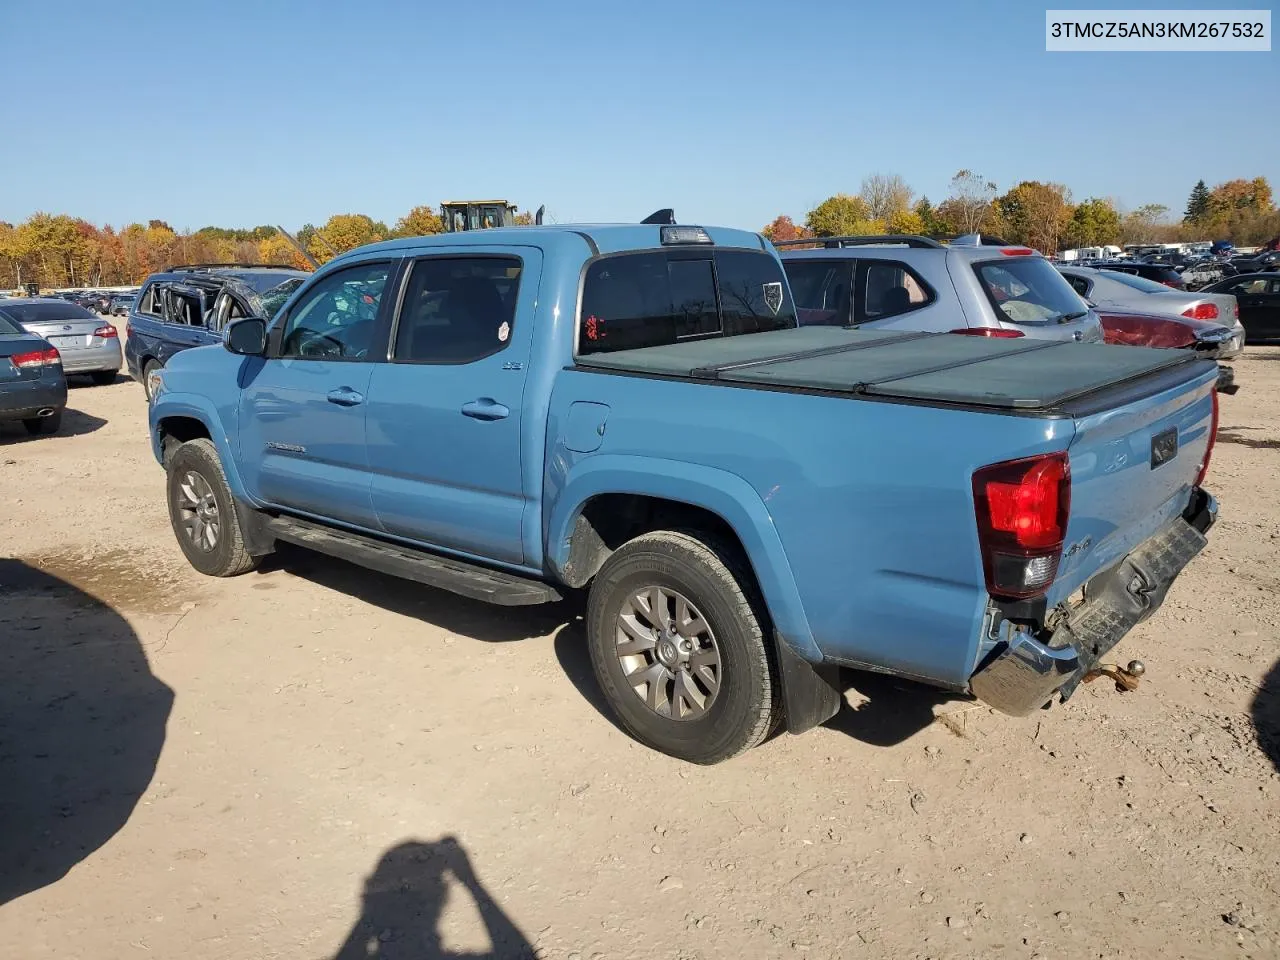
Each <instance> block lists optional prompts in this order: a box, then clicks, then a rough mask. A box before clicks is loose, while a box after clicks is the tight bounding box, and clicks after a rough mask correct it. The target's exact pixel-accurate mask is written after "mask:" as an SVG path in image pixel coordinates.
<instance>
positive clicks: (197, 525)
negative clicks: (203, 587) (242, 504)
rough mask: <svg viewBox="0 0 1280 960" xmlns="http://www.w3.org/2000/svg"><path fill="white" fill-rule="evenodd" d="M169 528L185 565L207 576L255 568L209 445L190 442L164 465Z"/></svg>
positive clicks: (219, 464)
mask: <svg viewBox="0 0 1280 960" xmlns="http://www.w3.org/2000/svg"><path fill="white" fill-rule="evenodd" d="M167 470H168V501H169V523H170V524H171V525H172V527H173V533H174V536H176V537H177V538H178V545H179V546H180V547H182V552H183V553H184V554H186V557H187V560H188V561H189V562H190V563H191V565H192V566H193V567H195V568H196V569H197V570H199V571H200V572H201V573H204V574H208V575H209V576H211V577H234V576H236V575H237V574H240V573H247V572H248V571H250V570H252V569H253V568H254V567H256V566H257V565H258V558H257V557H254V556H252V555H251V554H250V553H249V551H248V550H246V549H245V545H244V534H243V531H242V530H241V529H240V518H239V516H238V515H237V514H236V508H235V500H234V499H233V497H232V495H231V488H230V487H229V486H227V478H226V474H224V473H223V471H222V462H221V461H220V460H219V459H218V451H217V448H216V447H214V445H213V441H212V440H208V439H206V438H204V437H200V438H199V439H196V440H190V441H188V442H187V443H184V444H183V445H182V446H180V447H178V449H177V450H176V451H175V452H174V454H173V456H172V457H171V458H169V460H168V462H167Z"/></svg>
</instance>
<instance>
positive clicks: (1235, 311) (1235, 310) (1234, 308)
mask: <svg viewBox="0 0 1280 960" xmlns="http://www.w3.org/2000/svg"><path fill="white" fill-rule="evenodd" d="M1231 314H1232V316H1234V317H1235V318H1236V319H1237V320H1239V319H1240V302H1239V301H1238V300H1237V301H1236V302H1235V303H1233V304H1232V305H1231Z"/></svg>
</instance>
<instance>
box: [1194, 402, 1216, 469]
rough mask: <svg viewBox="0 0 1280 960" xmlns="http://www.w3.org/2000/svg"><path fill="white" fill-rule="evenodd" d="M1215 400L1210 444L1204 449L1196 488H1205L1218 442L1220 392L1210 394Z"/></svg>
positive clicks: (1211, 417) (1210, 425) (1210, 422)
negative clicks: (1210, 461) (1206, 477)
mask: <svg viewBox="0 0 1280 960" xmlns="http://www.w3.org/2000/svg"><path fill="white" fill-rule="evenodd" d="M1209 396H1210V397H1212V398H1213V413H1212V415H1211V416H1210V418H1209V443H1208V445H1207V446H1206V447H1205V448H1204V460H1202V461H1201V463H1200V472H1199V473H1197V474H1196V486H1197V487H1199V486H1203V484H1204V478H1205V476H1206V475H1207V474H1208V473H1209V458H1210V457H1211V456H1213V445H1214V444H1215V443H1217V442H1218V391H1217V390H1214V391H1213V392H1212V393H1210V394H1209Z"/></svg>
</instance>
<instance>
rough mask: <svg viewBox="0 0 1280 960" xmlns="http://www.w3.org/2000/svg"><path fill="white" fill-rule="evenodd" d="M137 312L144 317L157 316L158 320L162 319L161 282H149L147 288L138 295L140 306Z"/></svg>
mask: <svg viewBox="0 0 1280 960" xmlns="http://www.w3.org/2000/svg"><path fill="white" fill-rule="evenodd" d="M136 312H137V313H139V314H141V315H142V316H144V317H155V318H156V319H157V320H159V319H162V314H161V306H160V284H158V283H149V284H147V287H146V289H145V290H143V291H142V293H140V294H139V295H138V307H137V310H136Z"/></svg>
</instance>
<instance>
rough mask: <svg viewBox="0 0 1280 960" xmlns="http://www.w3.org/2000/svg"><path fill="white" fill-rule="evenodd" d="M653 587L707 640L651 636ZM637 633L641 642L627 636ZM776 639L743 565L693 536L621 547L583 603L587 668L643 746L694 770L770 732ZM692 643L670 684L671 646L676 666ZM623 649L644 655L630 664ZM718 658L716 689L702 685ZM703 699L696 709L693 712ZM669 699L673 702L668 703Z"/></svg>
mask: <svg viewBox="0 0 1280 960" xmlns="http://www.w3.org/2000/svg"><path fill="white" fill-rule="evenodd" d="M653 587H657V588H658V589H659V590H660V591H661V593H660V594H659V597H658V598H656V599H658V600H659V601H660V602H661V603H662V609H663V610H664V611H667V612H669V613H672V614H674V617H677V618H678V617H679V616H680V613H681V608H680V606H679V603H680V601H681V600H684V601H685V602H686V604H687V606H686V607H685V608H684V616H685V617H686V622H687V623H689V624H701V625H703V626H705V627H706V628H707V629H706V631H705V633H704V632H703V631H700V630H698V629H697V628H696V627H690V628H689V629H687V630H678V631H677V632H676V633H671V632H656V631H654V630H653V629H652V624H651V623H647V622H646V616H645V614H644V613H643V610H644V609H646V602H647V608H648V609H652V607H653V604H654V600H655V598H654V597H653V595H652V593H651V592H650V588H653ZM669 594H670V595H674V596H673V597H667V596H666V595H669ZM690 608H692V609H690ZM624 615H626V616H627V617H628V618H629V623H630V626H629V627H627V628H624V626H623V621H622V619H621V618H622V617H623V616H624ZM633 628H639V632H638V633H636V632H631V630H632V629H633ZM770 629H771V628H770V625H769V620H768V615H767V613H766V612H765V610H764V605H763V603H762V602H761V601H760V599H759V597H758V592H757V589H756V586H755V580H754V578H753V577H752V575H751V572H750V569H749V567H748V566H747V564H746V562H745V559H744V558H741V557H740V555H739V553H738V551H737V550H731V549H728V548H727V547H725V546H723V545H721V544H719V543H717V542H716V541H715V540H713V539H711V538H707V537H704V536H703V535H701V534H695V533H685V532H679V531H671V530H661V531H656V532H654V533H648V534H644V535H643V536H640V537H637V538H636V539H634V540H632V541H630V542H629V543H626V544H624V545H623V546H622V547H620V548H619V549H618V550H617V551H615V552H614V553H613V554H612V555H611V556H610V557H609V559H608V560H606V561H605V563H604V566H603V567H601V569H600V572H599V574H597V575H596V578H595V580H594V581H593V583H592V585H591V593H590V596H589V598H588V601H587V646H588V649H589V651H590V654H591V665H592V667H593V668H594V670H595V675H596V680H597V681H598V682H599V684H600V689H601V690H602V691H603V693H604V696H605V698H606V699H607V700H608V702H609V706H610V707H611V709H612V710H613V713H614V715H615V716H616V717H617V719H618V721H619V722H620V723H621V724H622V726H623V727H624V728H625V729H626V730H627V731H628V732H629V733H630V734H631V735H632V736H633V737H635V738H636V739H637V740H639V741H640V742H641V743H643V744H645V745H646V746H649V747H652V748H653V749H655V750H659V751H661V752H662V753H665V754H668V755H669V756H673V757H677V758H679V759H681V760H687V761H689V762H690V763H699V764H713V763H720V762H721V761H724V760H728V759H730V758H731V757H735V756H737V755H738V754H740V753H742V752H744V751H746V750H749V749H750V748H751V747H754V746H755V745H756V744H758V743H760V742H761V741H762V740H763V739H764V738H765V737H766V736H767V735H768V733H769V731H770V730H771V729H772V727H773V720H774V717H775V715H777V714H778V713H779V711H778V682H777V678H776V674H775V669H774V667H773V664H772V660H771V656H770V654H771V650H770V649H769V646H768V644H769V641H768V640H767V639H766V638H767V636H768V632H769V631H770ZM694 635H697V637H698V638H700V639H695V640H693V641H692V644H693V647H692V649H693V653H691V654H684V655H685V656H688V657H689V659H688V661H686V662H684V663H677V664H676V665H675V666H674V667H672V668H671V669H669V670H667V672H666V673H665V674H664V673H663V672H662V671H663V670H665V669H666V667H667V664H668V663H669V662H670V661H671V660H672V658H673V653H672V644H674V645H675V646H676V647H677V652H676V653H675V654H674V657H679V656H681V655H682V654H681V653H680V652H679V648H682V647H684V646H685V639H684V638H685V637H687V636H694ZM641 637H642V638H641ZM637 638H641V639H637ZM664 640H666V642H667V646H666V647H665V648H664V647H663V642H664ZM633 641H634V642H633ZM651 641H656V642H653V643H651ZM620 644H624V645H626V646H627V647H628V648H629V649H634V648H636V646H637V645H638V646H640V647H645V648H646V649H645V650H644V652H642V653H638V654H635V655H626V656H625V663H624V655H623V654H622V653H620V652H619V651H620ZM646 645H648V646H646ZM713 654H714V656H715V658H716V666H715V670H714V673H715V676H716V678H717V683H716V684H715V685H714V688H713V686H712V685H711V684H709V683H707V682H705V678H706V677H707V676H709V674H708V673H706V672H705V670H704V665H707V664H708V663H709V662H710V659H711V657H712V655H713ZM681 672H683V673H684V674H685V676H684V679H683V681H681V679H680V673H681ZM641 674H648V675H649V676H653V677H656V678H658V679H657V680H656V681H650V682H646V683H644V686H643V688H641V686H640V684H639V682H636V681H634V680H629V679H628V675H630V677H632V678H635V677H637V676H639V675H641ZM682 682H683V683H684V687H683V691H684V692H682V688H681V683H682ZM691 685H693V686H692V687H691ZM655 687H656V688H657V692H656V695H655ZM641 689H643V694H641ZM712 689H714V692H713V693H708V691H710V690H712ZM686 692H687V693H689V694H691V695H685V693H686ZM678 693H679V694H680V695H679V696H677V694H678ZM699 694H702V695H703V696H702V702H701V703H700V704H699V703H697V702H695V701H696V700H697V699H698V695H699ZM664 698H665V699H666V700H668V701H669V702H667V703H663V702H662V701H663V699H664ZM655 699H656V700H657V701H658V702H657V703H656V705H655V703H654V701H655ZM676 714H684V716H680V717H677V716H676Z"/></svg>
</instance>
